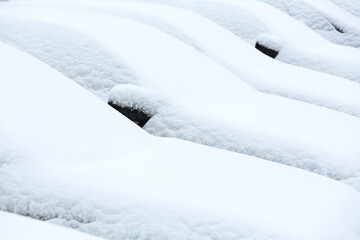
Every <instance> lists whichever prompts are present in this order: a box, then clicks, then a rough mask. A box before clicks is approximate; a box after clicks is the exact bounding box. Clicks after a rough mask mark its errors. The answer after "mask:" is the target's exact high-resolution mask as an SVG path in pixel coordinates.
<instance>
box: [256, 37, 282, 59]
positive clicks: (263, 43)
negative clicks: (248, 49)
mask: <svg viewBox="0 0 360 240" xmlns="http://www.w3.org/2000/svg"><path fill="white" fill-rule="evenodd" d="M282 46H283V42H282V41H281V39H280V38H278V37H276V36H273V35H269V34H260V35H259V36H257V38H256V44H255V48H256V49H257V50H259V51H260V52H262V53H264V54H265V55H267V56H269V57H271V58H276V56H277V55H278V54H279V52H280V49H281V47H282Z"/></svg>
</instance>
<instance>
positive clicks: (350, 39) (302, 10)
mask: <svg viewBox="0 0 360 240" xmlns="http://www.w3.org/2000/svg"><path fill="white" fill-rule="evenodd" d="M262 1H263V2H266V3H268V4H270V5H272V6H274V7H276V8H278V9H280V10H281V11H283V12H285V13H286V14H288V15H290V16H291V17H294V18H295V19H297V20H298V21H300V22H302V23H304V24H306V26H308V27H309V28H311V29H313V30H314V31H316V32H317V33H318V34H320V35H321V36H322V37H324V38H326V39H328V40H329V41H332V42H334V43H337V44H342V45H347V46H352V47H357V48H359V47H360V44H359V41H360V28H359V27H360V22H359V19H356V18H354V17H351V16H349V14H346V13H344V11H342V10H341V9H336V8H333V10H332V11H330V12H329V11H326V10H327V9H329V7H325V8H324V7H320V8H315V7H314V6H312V5H313V2H314V1H306V0H293V1H284V0H262ZM316 2H319V1H316ZM327 4H328V3H327ZM354 6H356V4H354ZM344 15H345V16H344ZM339 31H341V32H339Z"/></svg>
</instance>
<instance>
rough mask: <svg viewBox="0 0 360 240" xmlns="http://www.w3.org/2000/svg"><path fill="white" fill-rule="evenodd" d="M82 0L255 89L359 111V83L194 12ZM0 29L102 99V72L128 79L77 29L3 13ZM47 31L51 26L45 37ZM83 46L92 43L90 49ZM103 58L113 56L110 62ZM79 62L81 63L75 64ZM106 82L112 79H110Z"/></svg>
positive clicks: (105, 90)
mask: <svg viewBox="0 0 360 240" xmlns="http://www.w3.org/2000/svg"><path fill="white" fill-rule="evenodd" d="M86 3H88V2H83V3H81V2H77V4H70V6H71V8H75V7H77V8H80V9H82V10H84V9H87V10H92V11H101V12H106V13H109V14H116V15H120V16H124V17H127V18H131V19H135V20H137V21H141V22H143V23H145V24H149V25H152V26H154V27H156V28H158V29H160V30H162V31H164V32H166V33H168V34H170V35H172V36H174V37H176V38H178V39H179V40H181V41H184V42H186V43H187V44H189V45H191V46H193V47H194V48H196V49H198V50H199V51H200V52H202V53H204V54H205V55H207V56H209V57H210V58H212V59H213V60H215V61H216V62H217V63H219V64H220V65H222V66H223V67H225V68H226V69H228V70H229V71H231V72H233V73H234V74H236V75H237V76H238V77H240V78H241V79H243V80H245V81H246V82H248V83H249V84H250V85H252V86H253V87H255V88H256V89H258V90H260V91H263V92H266V93H271V94H276V95H280V96H285V97H289V98H293V99H297V100H301V101H305V102H309V103H312V104H316V105H319V106H324V107H328V108H331V109H334V110H337V111H341V112H345V113H348V114H351V115H354V116H358V117H360V85H359V84H357V83H354V82H352V81H349V80H346V79H341V78H338V77H335V76H332V75H329V74H323V73H320V72H317V71H312V70H307V69H304V68H299V67H294V66H291V65H288V64H284V63H281V62H278V61H274V60H272V59H270V58H268V57H267V56H264V55H263V54H261V53H259V52H258V51H257V50H254V48H252V47H251V46H249V45H248V44H246V43H245V42H244V41H242V40H241V39H240V38H238V37H236V36H235V35H233V34H232V33H231V32H229V31H227V30H225V29H223V28H221V27H220V26H218V25H217V24H215V23H213V22H211V21H209V20H207V19H205V18H203V17H201V16H199V15H197V14H193V13H191V12H188V11H184V10H181V9H179V8H174V7H168V6H161V5H157V4H144V3H142V4H139V3H122V2H116V3H114V2H104V1H103V2H101V3H100V2H93V4H91V5H90V6H88V5H87V4H86ZM0 29H1V31H0V32H1V34H0V39H2V40H3V41H6V42H8V43H10V44H12V45H14V46H16V47H19V48H21V49H22V50H24V51H27V52H29V53H31V54H32V55H34V56H36V57H38V58H39V59H41V60H42V61H44V62H46V63H47V64H49V65H50V66H52V67H54V68H55V69H57V70H59V71H60V72H62V73H64V74H65V75H66V76H68V77H70V78H72V79H74V80H75V81H76V82H78V83H79V84H80V85H82V86H84V87H85V88H87V89H89V90H91V91H92V92H95V94H97V95H99V90H98V89H99V87H100V86H104V87H103V91H101V96H100V97H101V98H102V99H104V96H106V95H107V93H108V91H109V86H111V84H109V83H108V82H109V80H107V79H106V78H110V80H112V79H114V80H115V79H116V78H117V79H126V80H131V79H129V77H127V76H125V78H124V76H123V75H120V74H112V72H114V73H116V72H117V71H118V67H117V65H119V64H116V62H115V60H116V59H115V57H108V55H110V54H108V53H105V51H102V52H104V54H103V55H105V56H106V57H102V58H100V59H98V57H97V56H101V54H100V53H101V51H100V50H99V49H101V46H96V44H95V43H91V45H95V46H92V47H90V46H91V45H90V42H91V41H90V40H89V41H86V40H85V39H83V38H85V37H83V36H81V35H80V34H76V33H72V34H71V33H69V31H68V32H66V31H65V30H63V29H59V28H55V26H51V25H46V24H42V25H41V24H39V23H38V22H32V23H31V22H30V21H29V20H23V21H20V20H19V19H17V20H15V19H12V18H9V17H7V18H6V17H3V18H2V19H1V21H0ZM49 31H51V32H52V34H51V36H50V37H48V35H49V34H48V32H49ZM44 39H46V40H44ZM209 39H211V41H209ZM84 43H86V44H84ZM89 48H93V49H94V51H92V52H91V55H90V54H89V53H90V51H91V50H90V49H89ZM75 49H76V51H75ZM74 53H76V55H74ZM240 53H241V54H240ZM89 56H92V58H93V59H91V58H90V57H89ZM244 56H246V57H244ZM102 59H106V60H107V62H109V63H111V64H107V65H105V64H99V63H102V61H101V60H102ZM108 59H114V60H113V61H112V62H110V61H109V60H108ZM86 63H88V64H86ZM79 65H80V66H81V67H77V66H79ZM86 65H88V67H87V66H86ZM259 65H261V71H259ZM83 66H84V67H83ZM124 68H125V67H123V69H124ZM104 69H107V70H106V71H104ZM97 70H100V71H101V72H100V73H99V71H97ZM127 72H129V71H127ZM126 77H127V78H126ZM132 77H133V78H135V76H132ZM269 78H270V79H269ZM134 80H135V79H134ZM92 82H95V83H92ZM101 82H104V84H101ZM134 82H135V81H134ZM111 83H113V84H114V85H116V84H115V82H114V81H113V82H111ZM122 83H124V81H123V82H122ZM114 85H112V86H114ZM93 86H95V87H97V89H95V88H94V87H93Z"/></svg>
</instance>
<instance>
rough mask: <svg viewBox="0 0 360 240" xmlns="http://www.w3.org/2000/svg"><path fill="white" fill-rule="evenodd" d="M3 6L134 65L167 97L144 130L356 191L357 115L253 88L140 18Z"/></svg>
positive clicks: (359, 183) (143, 81) (359, 184)
mask: <svg viewBox="0 0 360 240" xmlns="http://www.w3.org/2000/svg"><path fill="white" fill-rule="evenodd" d="M3 9H5V10H6V12H7V13H9V14H13V13H12V10H13V11H14V12H16V13H21V14H20V15H21V16H22V17H23V18H24V19H27V18H28V17H29V16H31V19H33V20H34V19H37V20H38V21H41V22H47V23H49V24H50V23H52V24H59V25H61V26H63V27H67V28H70V29H72V30H74V31H78V32H81V33H84V34H87V35H89V36H90V37H92V38H93V39H94V40H96V41H98V42H100V43H101V44H103V45H104V46H106V47H107V48H108V49H111V51H112V54H114V55H117V56H118V58H117V59H119V60H120V62H121V63H122V62H125V63H126V66H129V68H130V69H134V70H135V71H136V72H135V73H136V74H135V75H137V76H139V79H140V80H139V82H138V84H139V86H140V87H143V88H146V89H148V90H149V91H150V92H151V94H152V95H153V96H158V97H159V98H161V99H166V101H165V102H162V103H160V105H161V106H162V107H160V108H159V109H158V110H157V113H158V114H156V115H155V116H154V117H153V118H152V119H151V120H150V121H149V122H148V123H147V124H146V125H145V129H146V130H147V131H149V132H150V133H153V134H156V135H159V136H168V137H169V136H170V137H178V138H182V139H186V140H190V141H194V142H197V143H202V144H206V145H210V146H214V147H219V148H224V149H228V150H231V151H237V152H240V153H245V154H248V155H252V156H257V157H261V158H264V159H268V160H272V161H277V162H281V163H284V164H288V165H291V166H296V167H299V168H303V169H307V170H310V171H313V172H316V173H320V174H323V175H326V176H330V177H332V178H334V179H338V180H342V181H344V182H347V183H348V184H350V185H351V186H353V187H355V188H357V189H360V178H359V173H360V163H359V161H358V159H359V156H360V149H359V148H358V144H357V143H358V142H360V139H359V138H360V120H359V118H355V117H352V116H349V115H346V114H342V113H338V112H335V111H331V110H328V109H325V108H320V107H317V106H313V105H310V104H305V103H302V102H298V101H293V100H290V99H286V98H281V97H276V96H271V95H267V94H263V93H259V92H257V91H256V90H254V89H253V88H251V87H250V86H248V85H247V84H246V83H244V82H243V81H241V79H239V78H237V77H236V76H234V75H233V74H232V73H230V72H229V71H227V70H226V69H224V68H223V67H220V66H219V65H218V64H216V63H215V62H213V61H211V60H210V59H209V58H207V57H205V56H204V55H203V54H201V53H199V52H198V51H196V50H194V49H193V48H191V47H189V46H188V45H186V44H184V43H183V42H181V41H179V40H177V39H175V38H172V37H170V36H169V35H167V34H164V33H163V32H161V31H158V30H157V29H155V28H153V27H149V26H147V25H144V24H141V23H138V22H134V21H131V20H127V19H124V18H120V17H114V16H107V15H102V14H94V13H86V12H81V11H68V10H67V11H65V10H56V9H48V8H45V9H36V8H33V9H31V11H29V9H26V8H24V9H22V8H17V9H12V8H3ZM21 10H24V11H21ZM26 10H27V11H26ZM3 15H5V13H4V14H3ZM64 15H66V18H64V17H61V16H64ZM89 26H90V27H89ZM104 26H106V28H104ZM115 29H121V31H119V32H116V30H115ZM89 49H91V48H89ZM121 59H123V60H121ZM149 59H151V61H149ZM70 62H74V61H70ZM164 66H166V67H164Z"/></svg>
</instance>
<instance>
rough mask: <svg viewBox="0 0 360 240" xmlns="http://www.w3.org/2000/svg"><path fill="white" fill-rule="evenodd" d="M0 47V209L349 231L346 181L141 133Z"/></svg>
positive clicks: (213, 233) (83, 217)
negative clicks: (343, 182) (0, 67)
mask: <svg viewBox="0 0 360 240" xmlns="http://www.w3.org/2000/svg"><path fill="white" fill-rule="evenodd" d="M0 50H1V52H2V53H3V54H2V55H0V65H1V66H2V67H3V69H2V71H1V72H0V74H1V79H3V80H2V81H0V93H1V94H0V114H1V116H2V117H1V118H0V136H1V138H0V149H1V156H2V157H1V158H0V159H1V166H0V203H1V204H0V208H1V209H2V210H7V211H11V212H15V213H18V214H22V215H28V216H31V217H34V218H38V219H43V220H49V221H51V222H55V223H59V224H63V225H66V226H69V227H73V228H77V229H79V230H82V231H85V232H89V233H92V234H95V235H99V236H103V237H106V238H109V239H155V240H156V239H174V240H183V239H194V240H207V239H234V240H235V239H254V240H255V239H257V240H259V239H260V240H263V239H277V240H282V239H284V240H285V239H299V240H300V239H309V240H312V239H314V240H317V239H330V240H332V239H333V240H335V239H348V240H356V239H358V238H359V234H360V231H359V230H360V208H359V206H360V194H359V193H358V192H357V191H355V190H353V189H351V188H350V187H348V186H346V185H344V184H341V183H339V182H336V181H334V180H331V179H328V178H325V177H322V176H318V175H315V174H312V173H308V172H305V171H303V170H299V169H295V168H291V167H287V166H282V165H279V164H276V163H272V162H268V161H264V160H261V159H256V158H253V157H249V156H245V155H241V154H236V153H232V152H227V151H222V150H217V149H214V148H209V147H205V146H201V145H196V144H192V143H187V142H184V141H180V140H175V139H161V138H156V137H153V136H150V135H148V134H146V133H144V132H143V131H141V129H140V128H138V127H136V126H135V125H134V124H132V123H131V122H129V121H127V120H126V119H125V118H124V117H121V115H120V114H118V113H117V112H116V111H114V110H112V109H111V108H110V107H108V106H107V105H106V104H105V103H103V102H101V101H100V100H98V99H96V98H95V97H94V96H92V95H91V94H89V93H88V92H87V91H86V90H84V89H82V88H81V87H79V86H77V85H76V84H74V83H73V82H71V80H70V79H67V78H66V77H65V76H63V75H61V74H59V73H58V72H56V71H55V70H53V69H51V68H49V67H48V66H46V65H45V64H43V63H41V62H40V61H38V60H36V59H35V58H32V57H30V56H27V55H26V54H24V53H22V52H20V51H18V50H16V49H14V48H12V47H9V46H7V45H4V44H0ZM19 68H21V69H22V71H18V69H19ZM38 93H41V94H38ZM74 99H76V101H73V100H74ZM95 126H96V127H95ZM14 152H16V154H13V153H14ZM4 156H5V158H4ZM0 234H1V233H0Z"/></svg>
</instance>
